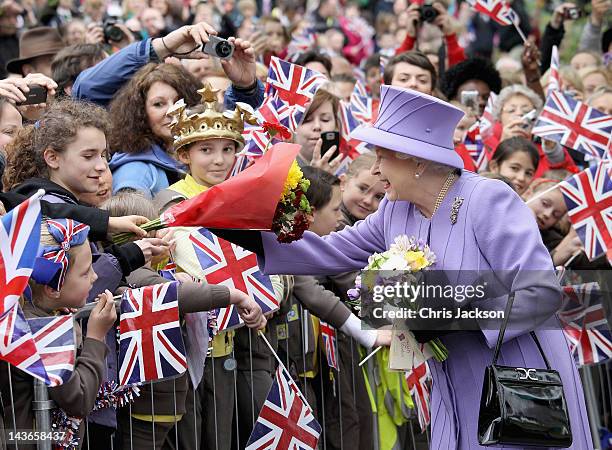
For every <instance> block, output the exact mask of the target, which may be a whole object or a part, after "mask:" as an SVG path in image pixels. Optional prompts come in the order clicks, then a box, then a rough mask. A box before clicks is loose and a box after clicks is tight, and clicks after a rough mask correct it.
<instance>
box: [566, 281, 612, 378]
mask: <svg viewBox="0 0 612 450" xmlns="http://www.w3.org/2000/svg"><path fill="white" fill-rule="evenodd" d="M563 300H564V301H563V305H562V307H561V310H560V311H559V313H558V316H559V319H560V320H561V323H562V324H563V332H564V333H565V336H566V338H567V340H568V341H569V346H570V352H571V353H572V354H573V355H574V358H575V360H576V364H578V365H579V366H584V365H589V364H599V363H602V362H606V361H608V360H609V359H611V358H612V333H611V332H610V326H609V324H608V321H607V319H606V311H605V309H604V308H603V305H602V295H601V290H600V288H599V284H598V283H584V284H579V285H573V286H564V287H563Z"/></svg>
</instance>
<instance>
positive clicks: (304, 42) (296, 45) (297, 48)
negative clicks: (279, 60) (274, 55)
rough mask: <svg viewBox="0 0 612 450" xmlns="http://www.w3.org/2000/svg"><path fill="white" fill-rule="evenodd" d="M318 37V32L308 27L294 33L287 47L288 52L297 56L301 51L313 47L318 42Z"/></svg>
mask: <svg viewBox="0 0 612 450" xmlns="http://www.w3.org/2000/svg"><path fill="white" fill-rule="evenodd" d="M316 39H317V38H316V34H315V33H313V32H312V31H310V30H308V29H306V30H304V31H302V32H301V33H299V34H295V35H293V36H292V37H291V42H289V46H288V47H287V54H288V55H291V56H294V55H295V56H296V57H297V55H299V54H300V53H302V52H305V51H306V50H310V49H311V48H313V47H314V46H315V45H316V43H317V41H316Z"/></svg>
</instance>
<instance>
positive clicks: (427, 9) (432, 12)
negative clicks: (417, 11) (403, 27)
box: [421, 5, 438, 23]
mask: <svg viewBox="0 0 612 450" xmlns="http://www.w3.org/2000/svg"><path fill="white" fill-rule="evenodd" d="M436 17H438V11H437V10H436V9H435V8H434V7H433V6H431V5H423V6H421V20H422V21H423V22H429V23H431V22H433V21H434V20H435V19H436Z"/></svg>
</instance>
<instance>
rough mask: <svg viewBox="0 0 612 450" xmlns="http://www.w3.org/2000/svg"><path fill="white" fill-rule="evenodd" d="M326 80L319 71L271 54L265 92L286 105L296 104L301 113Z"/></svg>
mask: <svg viewBox="0 0 612 450" xmlns="http://www.w3.org/2000/svg"><path fill="white" fill-rule="evenodd" d="M327 81H328V80H327V78H325V76H324V75H323V74H321V73H319V72H316V71H314V70H310V69H307V68H305V67H302V66H298V65H297V64H292V63H290V62H287V61H283V60H282V59H279V58H277V57H276V56H273V57H272V59H271V60H270V69H269V72H268V79H267V83H266V94H267V96H274V95H277V96H278V97H279V98H280V99H281V100H283V101H284V102H285V103H287V104H288V105H297V106H298V107H299V109H300V110H301V112H302V113H303V112H304V111H305V108H306V106H307V105H308V103H310V102H311V101H312V98H313V97H314V95H315V93H316V92H317V89H319V87H321V85H322V84H324V83H327Z"/></svg>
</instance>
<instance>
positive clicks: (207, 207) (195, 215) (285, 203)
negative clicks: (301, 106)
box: [114, 142, 311, 243]
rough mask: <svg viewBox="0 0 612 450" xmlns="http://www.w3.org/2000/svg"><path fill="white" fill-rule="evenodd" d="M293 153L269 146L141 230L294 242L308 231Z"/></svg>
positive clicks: (292, 147) (288, 147)
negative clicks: (265, 236)
mask: <svg viewBox="0 0 612 450" xmlns="http://www.w3.org/2000/svg"><path fill="white" fill-rule="evenodd" d="M299 149H300V146H299V145H296V144H288V143H285V142H281V143H278V144H275V145H273V146H272V147H271V148H270V149H269V150H268V151H267V152H266V153H265V154H264V155H263V156H262V157H261V158H259V159H257V160H256V161H255V163H254V164H253V165H251V166H250V167H248V168H247V169H245V170H243V171H242V172H240V173H238V174H237V175H235V176H233V177H231V178H229V179H227V180H225V181H224V182H222V183H220V184H217V185H215V186H213V187H211V188H210V189H207V190H206V191H204V192H202V193H201V194H199V195H196V196H195V197H192V198H190V199H187V200H184V201H182V202H181V203H178V204H176V205H174V206H172V207H170V208H168V209H167V210H166V211H165V212H164V213H163V214H162V215H161V216H160V217H159V218H157V219H155V220H152V221H150V222H147V223H146V224H144V225H142V227H141V228H142V229H143V230H146V231H152V230H158V229H161V228H167V227H206V228H221V229H237V230H271V231H274V232H275V233H276V234H277V236H278V239H279V241H281V242H291V241H292V240H296V239H299V238H300V237H301V236H302V234H303V233H304V231H305V230H306V229H308V224H309V216H310V213H311V210H310V204H309V203H308V199H307V198H306V196H305V195H304V193H305V191H306V190H307V189H308V186H309V184H310V183H309V181H308V180H306V179H304V178H303V174H302V171H301V170H300V169H299V166H298V165H297V163H296V162H295V158H296V156H297V154H298V152H299ZM131 237H133V235H132V234H131V233H122V234H119V235H117V236H115V238H114V241H115V242H116V243H122V242H126V241H127V240H129V239H130V238H131Z"/></svg>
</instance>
